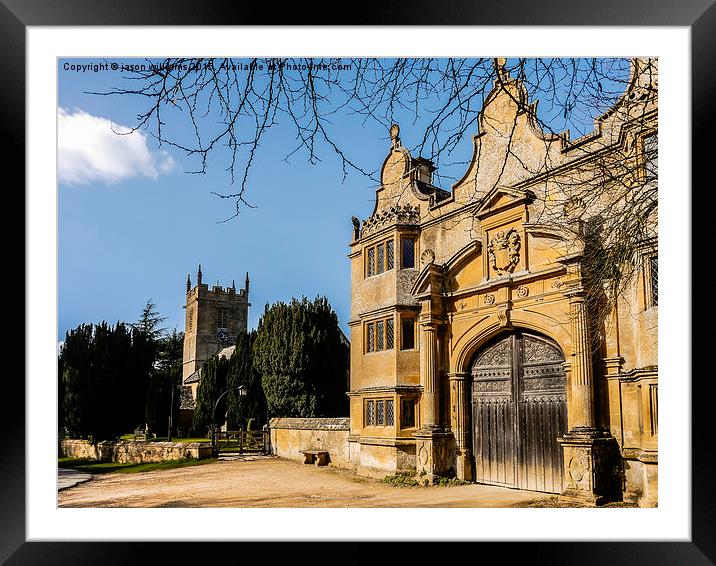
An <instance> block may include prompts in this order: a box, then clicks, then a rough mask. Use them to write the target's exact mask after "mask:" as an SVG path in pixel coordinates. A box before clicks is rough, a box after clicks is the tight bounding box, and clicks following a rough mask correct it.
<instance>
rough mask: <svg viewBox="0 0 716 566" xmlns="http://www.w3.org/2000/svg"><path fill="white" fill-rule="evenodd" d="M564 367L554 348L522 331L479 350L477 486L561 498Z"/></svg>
mask: <svg viewBox="0 0 716 566" xmlns="http://www.w3.org/2000/svg"><path fill="white" fill-rule="evenodd" d="M563 364H564V355H563V354H562V351H561V350H560V348H559V346H557V344H556V343H554V342H553V341H552V340H550V339H548V338H546V337H544V336H542V335H539V334H537V333H533V332H528V331H524V330H513V331H510V332H505V333H502V334H499V335H498V336H496V337H494V338H493V339H491V340H490V341H488V342H487V343H485V344H484V345H483V346H482V347H481V348H480V349H479V350H478V351H477V352H476V354H475V355H474V357H473V362H472V364H471V368H470V377H469V380H470V382H471V392H472V393H471V407H472V427H471V433H472V443H471V444H472V454H473V461H474V474H473V478H474V479H475V481H477V482H478V483H487V484H492V485H501V486H506V487H513V488H519V489H529V490H534V491H544V492H548V493H561V492H562V484H563V463H562V449H561V448H560V446H559V444H558V443H557V438H559V437H561V436H563V435H564V434H565V433H566V432H567V399H566V377H565V372H564V367H563Z"/></svg>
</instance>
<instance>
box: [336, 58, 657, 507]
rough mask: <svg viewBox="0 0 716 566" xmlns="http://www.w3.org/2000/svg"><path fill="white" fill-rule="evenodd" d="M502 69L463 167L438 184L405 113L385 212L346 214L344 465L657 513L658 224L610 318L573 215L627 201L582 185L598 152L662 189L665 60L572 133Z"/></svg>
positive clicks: (636, 70)
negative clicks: (598, 311) (547, 120)
mask: <svg viewBox="0 0 716 566" xmlns="http://www.w3.org/2000/svg"><path fill="white" fill-rule="evenodd" d="M495 65H496V69H497V77H498V79H497V80H496V81H495V86H494V88H493V90H492V92H491V93H490V95H489V96H488V97H487V99H486V102H485V104H484V107H483V109H482V111H481V113H480V117H479V134H478V135H476V136H475V137H474V139H473V144H474V152H473V157H472V161H471V163H470V164H469V165H468V168H467V171H466V172H465V175H464V176H463V178H462V179H461V180H459V181H458V182H457V183H455V184H454V185H453V186H452V187H451V189H450V190H443V189H440V188H437V187H435V186H434V185H433V184H432V177H433V172H434V167H433V165H432V163H431V162H430V161H429V160H427V159H424V158H421V157H413V156H411V155H410V153H409V151H408V150H407V149H406V148H405V147H403V145H402V144H401V142H400V137H399V128H398V127H397V125H394V126H393V127H392V128H391V139H392V147H391V148H390V150H389V152H388V155H387V157H386V159H385V161H384V163H383V166H382V170H381V185H380V187H379V188H378V190H377V192H376V202H375V209H374V211H373V213H372V215H371V216H370V217H369V218H368V219H367V220H365V221H364V222H362V223H361V222H359V221H358V220H357V219H354V226H355V228H354V234H353V241H352V243H351V244H350V246H351V252H350V254H349V258H350V261H351V266H352V310H351V321H350V324H349V325H350V328H351V337H350V341H351V372H350V375H351V384H350V391H349V393H348V394H349V396H350V399H351V404H350V407H351V408H350V434H349V437H348V441H349V444H350V458H351V461H352V464H353V466H355V468H356V469H357V470H358V472H359V473H361V474H365V475H374V476H383V475H386V474H389V473H397V472H401V471H407V470H410V469H413V468H415V469H417V471H418V472H419V473H420V472H424V474H425V475H427V476H432V475H448V476H449V475H453V474H454V475H456V476H457V477H459V478H462V479H465V480H469V481H476V482H480V483H487V484H494V485H501V486H508V487H515V488H521V489H529V490H536V491H543V492H549V493H558V494H562V496H563V497H565V498H577V499H580V500H582V501H587V502H592V503H596V502H599V500H600V499H603V498H605V497H606V498H609V497H615V496H616V497H619V496H623V498H624V499H625V500H628V501H634V502H637V503H638V504H639V505H642V506H654V505H656V503H657V461H658V442H657V439H658V427H657V403H658V366H657V364H658V360H657V302H658V300H657V299H658V293H657V273H656V270H657V255H656V254H657V240H656V219H655V218H654V232H653V236H654V237H653V238H647V239H645V241H644V242H643V245H642V246H641V247H640V248H639V250H638V253H637V256H638V257H637V258H636V259H635V262H636V266H637V269H636V270H635V272H634V274H633V275H632V276H631V279H630V282H629V285H628V286H627V287H626V290H625V291H624V292H622V293H621V295H620V296H619V298H618V300H616V303H615V304H616V306H615V307H614V308H613V309H612V312H611V313H610V316H608V317H606V318H605V320H604V321H603V323H602V324H601V327H595V325H594V324H593V321H592V320H591V318H590V312H589V308H588V304H587V296H588V295H589V291H590V289H589V287H588V286H589V281H588V278H587V277H586V276H585V264H584V261H585V253H586V251H585V239H584V238H582V237H580V234H581V233H582V231H581V228H580V227H581V226H582V225H587V224H588V223H589V222H590V221H591V220H593V219H594V217H595V215H596V212H595V211H596V210H598V209H599V207H600V206H601V207H604V206H605V204H606V205H607V208H610V209H618V207H619V206H621V205H622V203H620V202H614V203H609V202H605V201H604V199H607V200H608V199H609V198H610V195H611V194H614V193H610V191H608V190H607V191H606V192H605V193H603V194H601V195H599V197H598V198H595V199H594V200H590V199H589V198H585V192H584V189H585V188H588V187H589V186H590V183H594V182H595V179H596V178H597V176H598V175H602V176H603V175H604V170H605V164H607V165H606V168H607V170H608V171H607V172H608V173H609V174H611V173H614V176H615V177H616V176H619V175H620V171H621V170H622V169H624V170H627V169H628V170H629V171H630V172H631V173H629V174H630V175H632V178H626V179H625V176H624V175H622V176H621V177H622V179H621V183H622V184H624V183H626V184H627V185H628V184H629V183H633V184H634V186H637V185H638V186H640V187H645V186H646V187H647V188H648V187H650V186H652V187H655V186H656V183H657V180H656V175H655V173H654V174H653V178H650V177H649V175H650V173H649V171H650V170H653V167H655V165H656V158H655V157H653V158H650V159H646V158H645V148H647V147H655V145H656V140H657V137H656V136H657V131H658V127H657V117H658V115H657V95H656V93H657V68H656V61H655V60H650V59H636V60H634V61H633V62H632V70H631V77H630V79H629V84H628V87H627V89H626V91H625V92H624V94H623V96H622V97H621V98H620V99H619V100H618V102H617V103H616V104H615V105H614V106H613V107H612V108H611V109H610V110H609V111H608V112H607V113H606V114H604V115H602V116H600V117H599V118H598V119H597V120H596V122H595V128H594V131H593V132H592V133H591V134H589V135H586V136H584V137H582V138H580V139H577V140H570V139H569V134H568V132H566V133H564V134H561V135H551V134H550V135H548V134H545V133H544V132H543V131H542V130H541V129H540V128H539V126H538V125H537V120H536V118H535V116H536V109H535V104H534V103H531V102H530V101H529V100H527V96H526V91H525V89H524V87H523V85H521V84H520V82H519V81H518V80H516V79H513V78H512V77H510V75H509V73H507V71H505V69H504V66H503V65H504V62H503V61H502V60H499V59H498V60H496V61H495ZM649 166H653V167H652V169H650V167H649ZM626 177H628V175H626ZM615 192H616V191H615ZM586 195H587V197H588V196H589V193H588V192H587V193H586ZM620 198H621V197H620Z"/></svg>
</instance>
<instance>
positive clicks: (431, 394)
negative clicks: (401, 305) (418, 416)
mask: <svg viewBox="0 0 716 566" xmlns="http://www.w3.org/2000/svg"><path fill="white" fill-rule="evenodd" d="M420 328H421V330H422V364H421V366H422V367H421V369H422V371H421V372H420V377H421V382H422V383H421V385H422V386H423V418H422V423H423V426H425V427H426V428H434V427H435V426H437V425H438V424H439V416H440V410H439V408H440V405H439V395H440V393H439V384H438V375H439V372H438V368H437V362H438V359H437V358H438V339H437V328H436V327H435V325H434V324H433V323H432V322H426V323H421V325H420Z"/></svg>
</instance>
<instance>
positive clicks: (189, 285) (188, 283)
mask: <svg viewBox="0 0 716 566" xmlns="http://www.w3.org/2000/svg"><path fill="white" fill-rule="evenodd" d="M189 291H191V277H190V276H189V274H188V273H187V274H186V292H187V293H188V292H189Z"/></svg>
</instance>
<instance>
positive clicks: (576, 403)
mask: <svg viewBox="0 0 716 566" xmlns="http://www.w3.org/2000/svg"><path fill="white" fill-rule="evenodd" d="M567 297H568V298H569V316H570V322H571V330H572V349H573V353H572V361H571V364H570V370H571V378H572V379H571V393H572V399H571V400H570V406H569V428H570V430H571V429H573V428H582V429H593V428H594V383H593V379H592V358H591V355H590V352H591V343H590V338H589V321H588V317H587V306H586V305H585V303H584V300H585V293H584V291H583V290H577V291H574V292H572V293H570V294H568V295H567Z"/></svg>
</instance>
